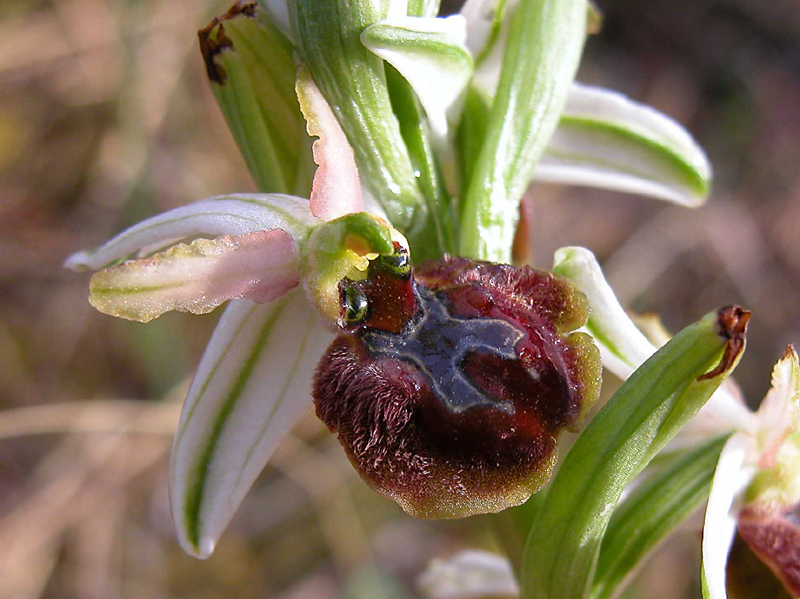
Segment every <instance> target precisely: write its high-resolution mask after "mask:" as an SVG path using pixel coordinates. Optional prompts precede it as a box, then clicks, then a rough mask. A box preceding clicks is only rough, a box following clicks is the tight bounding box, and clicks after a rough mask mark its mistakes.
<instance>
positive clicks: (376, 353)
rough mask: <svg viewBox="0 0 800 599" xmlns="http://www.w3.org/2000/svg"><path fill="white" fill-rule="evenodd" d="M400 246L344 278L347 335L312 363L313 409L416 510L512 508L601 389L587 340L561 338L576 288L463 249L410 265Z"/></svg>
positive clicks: (573, 314)
mask: <svg viewBox="0 0 800 599" xmlns="http://www.w3.org/2000/svg"><path fill="white" fill-rule="evenodd" d="M398 252H400V255H399V256H394V257H382V258H380V259H378V260H376V261H375V262H374V263H373V264H372V265H371V266H370V269H369V272H368V275H367V277H366V278H365V279H364V280H363V281H350V280H348V279H345V280H343V281H342V283H341V284H340V296H341V299H342V314H343V315H342V321H343V322H344V323H345V324H344V328H345V330H346V332H345V333H344V334H342V335H340V336H339V337H338V338H337V339H336V340H335V341H334V342H333V344H332V345H331V346H330V347H329V348H328V350H327V352H326V354H325V356H324V357H323V358H322V361H321V362H320V365H319V368H318V370H317V374H316V378H315V384H314V399H315V404H316V409H317V415H318V416H319V417H320V419H321V420H322V421H323V422H325V424H327V425H328V427H329V428H330V429H331V430H333V431H336V432H337V433H338V435H339V440H340V442H341V443H342V446H343V447H344V449H345V451H346V452H347V454H348V456H349V458H350V460H351V462H352V463H353V464H354V466H355V467H356V469H357V470H358V471H359V473H360V474H361V476H362V477H363V478H364V479H365V480H366V481H367V483H368V484H369V485H370V486H371V487H373V488H374V489H375V490H376V491H378V492H379V493H382V494H384V495H386V496H388V497H391V498H393V499H395V500H396V501H397V502H398V503H399V504H400V505H401V506H402V507H403V509H405V510H406V511H407V512H409V513H410V514H412V515H415V516H420V517H427V518H452V517H462V516H469V515H474V514H479V513H487V512H496V511H499V510H502V509H505V508H507V507H511V506H514V505H519V504H520V503H522V502H524V501H525V500H526V499H527V498H528V497H529V496H530V495H531V494H532V493H533V492H535V491H537V490H538V489H539V488H541V486H542V485H544V484H545V482H547V480H548V478H549V476H550V472H551V470H552V467H553V464H554V461H555V459H556V440H557V437H558V434H559V432H560V431H561V430H562V429H564V428H574V427H575V426H576V425H577V424H578V422H579V421H580V419H581V417H582V416H583V415H584V414H585V413H586V411H587V410H588V408H589V407H590V406H591V404H592V403H593V402H594V401H595V399H596V397H597V395H598V392H599V375H600V361H599V357H598V354H597V350H596V349H595V347H594V345H593V343H592V342H591V340H590V338H589V337H588V336H587V335H585V334H582V333H571V334H570V332H571V331H573V330H574V329H576V328H578V327H580V326H581V325H583V324H584V323H585V321H586V318H587V315H588V309H587V306H586V301H585V298H584V297H583V296H582V295H581V294H580V292H578V291H576V290H575V289H574V288H573V287H572V286H571V285H570V284H569V283H567V282H566V281H564V280H562V279H560V278H558V277H556V276H554V275H552V274H550V273H547V272H543V271H538V270H534V269H530V268H520V269H517V268H513V267H511V266H506V265H499V264H490V263H486V262H475V261H471V260H467V259H464V258H444V259H442V260H437V261H432V262H427V263H425V264H423V265H422V266H421V267H420V268H418V269H417V270H416V271H415V272H414V273H413V275H412V273H411V272H410V268H409V267H408V266H407V261H406V262H404V261H403V255H402V251H401V250H399V248H398ZM398 264H399V267H398Z"/></svg>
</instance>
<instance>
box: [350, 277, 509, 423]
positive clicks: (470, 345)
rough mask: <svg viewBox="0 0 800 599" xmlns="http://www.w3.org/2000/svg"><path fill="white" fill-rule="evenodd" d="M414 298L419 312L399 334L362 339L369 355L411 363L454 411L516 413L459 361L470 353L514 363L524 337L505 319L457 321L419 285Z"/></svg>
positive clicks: (442, 302) (372, 333) (438, 297)
mask: <svg viewBox="0 0 800 599" xmlns="http://www.w3.org/2000/svg"><path fill="white" fill-rule="evenodd" d="M415 294H416V298H417V305H418V306H419V308H418V312H417V314H416V315H415V317H414V318H413V319H411V320H410V321H409V323H408V324H407V325H406V328H405V329H404V330H403V331H402V332H401V333H385V332H382V331H374V330H370V329H367V330H366V332H365V333H364V334H363V335H361V339H362V340H363V341H364V343H365V345H366V347H367V349H368V351H369V353H370V355H371V356H372V357H373V358H378V357H387V358H392V359H397V360H403V361H405V362H409V363H410V364H413V365H414V366H415V367H416V368H417V369H418V371H419V372H421V373H423V374H424V375H425V376H426V377H427V379H428V382H429V383H430V385H431V387H432V390H433V392H434V394H435V395H436V396H437V397H438V398H439V400H440V401H442V402H444V403H445V404H446V405H447V407H448V408H449V409H450V410H453V411H455V412H465V411H466V410H469V409H470V408H474V407H480V406H490V407H492V408H494V409H499V410H502V411H505V412H508V413H509V414H513V413H514V405H513V402H511V401H507V400H501V401H498V400H497V399H496V398H491V397H488V396H487V394H486V393H484V392H483V391H481V390H480V389H478V388H477V387H476V386H475V384H474V383H473V382H472V381H470V380H469V378H468V377H467V376H465V374H464V372H463V370H462V369H461V362H462V361H463V360H464V359H465V358H466V356H467V354H468V353H470V352H476V353H489V354H492V355H495V356H499V357H502V358H506V359H508V360H515V359H517V357H518V356H517V353H516V350H515V348H516V345H517V342H518V341H519V340H520V339H522V337H523V336H524V333H523V332H522V331H521V330H520V329H519V328H518V327H516V326H514V325H513V324H511V323H509V322H507V321H505V320H500V319H495V318H456V317H454V316H453V315H452V314H451V313H450V311H449V309H448V302H447V299H446V297H442V294H437V293H435V292H432V291H430V290H428V289H425V288H424V287H421V286H420V285H418V284H416V285H415Z"/></svg>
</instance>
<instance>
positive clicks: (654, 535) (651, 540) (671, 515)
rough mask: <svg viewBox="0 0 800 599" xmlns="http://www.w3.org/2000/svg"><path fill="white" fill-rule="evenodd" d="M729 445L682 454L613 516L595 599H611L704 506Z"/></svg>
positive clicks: (600, 560) (709, 445)
mask: <svg viewBox="0 0 800 599" xmlns="http://www.w3.org/2000/svg"><path fill="white" fill-rule="evenodd" d="M726 440H727V437H721V438H719V439H714V440H713V441H710V442H708V443H706V444H704V445H702V446H700V447H697V448H695V449H691V450H686V451H682V452H680V455H679V456H676V457H674V458H673V459H672V460H671V461H670V462H669V463H668V464H666V465H664V466H663V467H662V468H661V469H659V470H657V471H656V472H654V473H653V474H651V475H649V476H648V477H647V478H646V479H645V481H644V482H643V483H642V484H641V485H639V486H638V487H636V488H635V489H634V490H633V491H632V492H631V494H630V495H629V496H628V497H627V498H626V499H625V501H624V502H622V504H621V505H620V506H619V507H618V508H617V509H616V510H615V511H614V514H613V516H612V517H611V520H610V521H609V523H608V530H607V531H606V533H605V536H604V537H603V543H602V545H601V547H600V555H599V558H598V560H597V572H596V574H595V578H594V585H593V587H592V590H591V593H590V597H591V599H610V598H611V597H613V596H614V595H615V594H616V592H617V591H618V590H619V587H620V585H622V584H623V583H624V582H626V580H627V579H628V578H629V576H630V575H631V574H632V573H633V572H635V570H636V569H637V568H638V567H639V565H641V563H642V562H643V561H644V559H645V558H646V557H647V556H648V555H649V554H650V552H651V551H652V550H653V549H654V548H655V547H656V546H657V545H658V544H659V543H660V542H661V541H662V540H663V539H665V538H666V537H667V535H668V534H669V533H670V532H671V531H672V530H674V529H675V528H676V527H677V526H678V525H679V524H680V523H681V522H683V520H685V519H686V518H687V517H688V516H689V515H690V514H691V513H692V512H694V511H695V510H697V509H698V508H699V507H700V506H701V505H702V504H703V502H704V501H705V500H706V499H707V498H708V492H709V490H710V489H711V481H712V479H713V478H714V469H715V468H716V465H717V459H718V458H719V454H720V452H721V451H722V447H723V445H725V441H726ZM645 475H646V472H645Z"/></svg>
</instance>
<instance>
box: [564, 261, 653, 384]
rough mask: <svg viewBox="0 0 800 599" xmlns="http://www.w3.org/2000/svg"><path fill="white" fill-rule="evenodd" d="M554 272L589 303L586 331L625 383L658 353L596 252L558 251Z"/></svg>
mask: <svg viewBox="0 0 800 599" xmlns="http://www.w3.org/2000/svg"><path fill="white" fill-rule="evenodd" d="M553 272H555V273H556V274H558V275H561V276H562V277H565V278H567V279H569V281H570V282H571V283H572V284H573V285H575V286H576V287H577V288H578V289H580V290H581V291H582V292H583V294H584V295H585V296H586V299H587V300H589V307H590V308H591V310H592V311H591V313H590V315H589V322H588V323H587V325H586V328H587V329H588V330H589V333H590V334H591V335H592V337H594V340H595V343H596V344H597V347H598V348H599V349H600V354H601V356H602V359H603V366H604V367H605V368H607V369H608V370H609V371H611V372H612V373H614V374H615V375H616V376H618V377H619V378H621V379H622V380H625V379H627V378H628V377H629V376H630V375H631V373H633V371H634V370H636V369H637V368H638V367H639V366H640V365H641V364H643V363H644V362H645V360H647V359H648V358H649V357H650V356H652V355H653V354H654V353H655V351H656V349H657V348H656V347H655V346H654V345H653V344H652V343H650V341H648V340H647V337H645V336H644V334H642V332H641V331H640V330H639V329H638V328H637V327H636V325H635V324H634V323H633V321H632V320H631V319H630V317H629V316H628V315H627V314H626V313H625V310H624V309H623V308H622V306H621V305H620V303H619V300H617V296H616V295H614V291H613V289H611V286H610V285H609V284H608V282H607V281H606V279H605V277H604V276H603V271H602V270H601V269H600V265H599V264H598V263H597V259H596V258H595V257H594V254H592V252H590V251H589V250H587V249H586V248H582V247H564V248H561V249H559V250H557V251H556V253H555V258H554V261H553Z"/></svg>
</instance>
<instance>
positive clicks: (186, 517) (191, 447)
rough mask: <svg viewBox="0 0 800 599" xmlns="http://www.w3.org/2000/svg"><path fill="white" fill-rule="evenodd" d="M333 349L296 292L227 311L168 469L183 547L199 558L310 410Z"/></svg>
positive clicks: (194, 384)
mask: <svg viewBox="0 0 800 599" xmlns="http://www.w3.org/2000/svg"><path fill="white" fill-rule="evenodd" d="M332 339H333V335H332V333H330V332H329V331H328V330H327V329H326V328H325V327H324V326H323V325H322V324H321V322H320V321H319V320H318V317H317V315H316V314H314V312H313V310H312V309H311V307H310V305H309V304H308V302H307V301H306V300H305V299H304V297H303V295H302V292H301V291H292V292H290V293H288V294H287V295H285V296H283V297H282V298H280V299H278V300H276V301H274V302H272V303H269V304H265V305H257V304H254V303H252V302H250V301H247V300H240V301H235V302H232V303H231V305H230V306H229V307H228V309H227V310H226V311H225V314H223V316H222V319H221V320H220V323H219V325H218V326H217V328H216V330H215V331H214V335H213V336H212V338H211V342H210V343H209V345H208V348H207V349H206V353H205V355H204V356H203V359H202V361H201V362H200V366H199V367H198V370H197V373H196V374H195V377H194V381H193V382H192V386H191V388H190V389H189V394H188V396H187V398H186V402H185V403H184V406H183V411H182V413H181V420H180V424H179V426H178V432H177V434H176V436H175V443H174V445H173V449H172V459H171V463H170V503H171V507H172V517H173V520H174V521H175V527H176V529H177V531H178V538H179V540H180V543H181V546H182V547H183V548H184V549H185V550H186V551H187V552H188V553H190V554H192V555H194V556H196V557H200V558H206V557H208V556H209V555H211V553H212V552H213V550H214V546H215V545H216V543H217V541H218V539H219V537H220V535H221V534H222V532H223V531H224V530H225V528H226V527H227V525H228V522H229V521H230V519H231V518H232V517H233V514H234V513H235V512H236V510H237V509H238V507H239V504H240V503H241V502H242V500H243V499H244V496H245V494H246V493H247V491H248V490H249V488H250V487H251V486H252V484H253V482H254V481H255V479H256V477H257V476H258V475H259V473H260V472H261V470H262V469H263V468H264V465H265V464H266V463H267V461H268V460H269V458H270V457H271V456H272V454H273V453H274V451H275V449H276V448H277V446H278V444H279V443H280V441H281V439H283V438H284V437H285V436H286V435H287V434H289V432H290V431H291V429H292V426H293V425H294V424H295V423H296V422H297V421H298V420H299V419H300V418H301V417H302V416H303V414H304V413H305V412H306V411H307V410H308V408H309V407H310V406H311V373H312V372H313V371H314V368H315V366H316V363H317V361H318V360H319V358H320V356H321V355H322V353H323V351H324V349H325V347H326V346H327V345H328V344H329V343H330V341H331V340H332Z"/></svg>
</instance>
